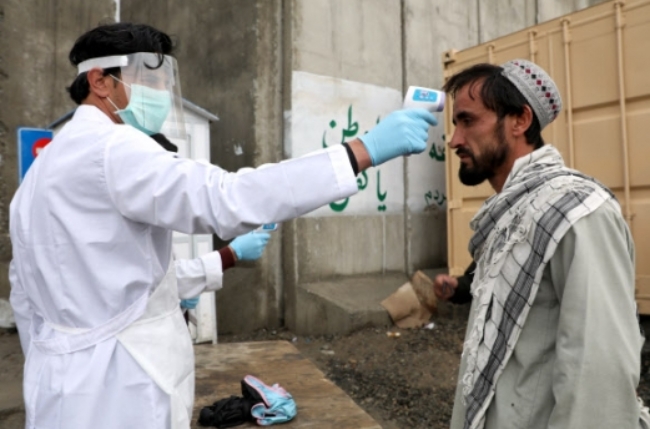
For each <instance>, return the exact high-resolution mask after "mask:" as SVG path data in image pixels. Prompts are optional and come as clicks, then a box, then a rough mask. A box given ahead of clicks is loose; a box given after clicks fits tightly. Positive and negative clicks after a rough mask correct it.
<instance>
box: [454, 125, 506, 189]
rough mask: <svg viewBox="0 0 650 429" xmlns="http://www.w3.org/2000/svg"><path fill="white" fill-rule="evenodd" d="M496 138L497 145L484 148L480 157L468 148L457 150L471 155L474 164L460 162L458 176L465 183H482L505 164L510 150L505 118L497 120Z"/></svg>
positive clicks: (468, 184) (471, 184) (458, 152)
mask: <svg viewBox="0 0 650 429" xmlns="http://www.w3.org/2000/svg"><path fill="white" fill-rule="evenodd" d="M494 139H495V141H496V146H495V147H489V148H486V149H484V151H483V153H482V154H481V156H480V158H478V159H477V158H476V156H474V154H473V153H472V152H470V151H469V150H467V149H458V150H457V151H456V154H458V155H461V154H464V155H467V156H469V158H470V160H471V164H472V165H471V166H470V165H468V164H465V163H462V162H461V163H460V169H459V170H458V178H459V179H460V181H461V183H462V184H463V185H467V186H476V185H480V184H481V183H483V182H484V181H485V180H487V179H490V178H491V177H493V176H494V174H495V173H496V170H497V168H499V167H500V166H501V165H503V163H504V162H505V160H506V158H507V157H508V152H509V147H508V144H507V143H506V138H505V133H504V131H503V120H500V121H499V122H497V127H496V129H495V130H494Z"/></svg>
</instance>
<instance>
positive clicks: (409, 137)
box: [359, 109, 438, 170]
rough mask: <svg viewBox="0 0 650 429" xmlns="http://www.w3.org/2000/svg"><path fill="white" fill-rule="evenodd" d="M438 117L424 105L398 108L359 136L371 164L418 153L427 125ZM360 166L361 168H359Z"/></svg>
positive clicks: (427, 134)
mask: <svg viewBox="0 0 650 429" xmlns="http://www.w3.org/2000/svg"><path fill="white" fill-rule="evenodd" d="M437 124H438V120H437V119H436V117H435V116H433V115H432V114H431V112H429V111H427V110H425V109H407V110H398V111H396V112H393V113H391V114H390V115H388V116H386V117H385V118H384V119H383V120H382V121H381V122H379V124H377V126H376V127H374V128H373V129H371V130H370V131H368V133H366V134H364V135H363V136H361V137H359V140H361V141H362V142H363V144H364V146H365V148H366V150H367V151H368V154H369V155H370V160H371V162H372V165H373V166H377V165H379V164H382V163H384V162H386V161H388V160H391V159H393V158H397V157H398V156H403V155H411V154H414V153H420V152H422V151H424V149H426V147H427V140H428V138H429V127H431V126H434V125H437ZM360 170H361V168H360Z"/></svg>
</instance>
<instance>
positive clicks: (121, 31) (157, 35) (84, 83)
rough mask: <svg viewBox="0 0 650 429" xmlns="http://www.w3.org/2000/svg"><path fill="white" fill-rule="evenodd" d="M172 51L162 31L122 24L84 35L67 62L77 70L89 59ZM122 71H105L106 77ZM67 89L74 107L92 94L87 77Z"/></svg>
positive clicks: (171, 44)
mask: <svg viewBox="0 0 650 429" xmlns="http://www.w3.org/2000/svg"><path fill="white" fill-rule="evenodd" d="M172 49H173V43H172V40H171V38H170V37H169V36H168V35H167V34H165V33H163V32H162V31H159V30H156V29H155V28H153V27H151V26H149V25H144V24H131V23H128V22H120V23H117V24H108V25H102V26H99V27H97V28H94V29H92V30H90V31H89V32H87V33H85V34H83V35H82V36H81V37H79V38H78V39H77V41H76V42H75V44H74V46H73V47H72V50H71V51H70V55H69V56H68V58H69V59H70V62H71V63H72V65H74V66H77V65H78V64H79V63H80V62H82V61H86V60H88V59H90V58H99V57H107V56H110V55H128V54H134V53H136V52H152V53H156V54H159V55H161V56H162V55H169V54H171V52H172ZM161 64H162V57H161ZM119 71H120V69H119V68H117V67H116V68H108V69H105V70H104V76H106V75H108V74H113V75H115V74H117V73H119ZM67 89H68V92H69V93H70V98H72V100H73V101H74V102H75V103H77V104H81V102H82V101H83V100H84V99H85V98H86V97H88V94H89V93H90V88H89V86H88V78H87V76H86V73H81V74H80V75H78V76H77V77H76V79H75V80H74V82H72V85H70V87H69V88H67Z"/></svg>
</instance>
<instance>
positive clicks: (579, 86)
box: [443, 0, 650, 314]
mask: <svg viewBox="0 0 650 429" xmlns="http://www.w3.org/2000/svg"><path fill="white" fill-rule="evenodd" d="M515 58H523V59H528V60H531V61H533V62H535V63H537V64H539V65H540V66H542V67H543V68H544V69H545V70H546V71H547V72H548V73H549V74H550V75H551V77H552V78H553V79H554V80H555V82H556V83H557V85H558V87H559V90H560V94H561V95H562V99H563V102H564V108H563V112H561V113H560V115H559V117H558V118H557V119H556V120H555V121H554V122H553V123H552V124H551V125H549V126H548V127H547V128H546V129H545V130H544V132H543V137H544V140H545V141H546V143H547V144H552V145H554V146H556V147H557V148H558V149H559V151H560V152H561V153H562V156H563V157H564V160H565V161H566V164H567V165H568V166H570V167H572V168H575V169H578V170H580V171H582V172H584V173H586V174H589V175H591V176H594V177H596V178H597V179H599V180H600V181H602V182H603V183H604V184H605V185H607V186H608V187H609V188H610V189H612V191H614V193H615V194H616V197H617V198H618V201H619V202H620V204H621V208H622V211H623V214H624V216H625V219H626V221H627V222H628V225H629V227H630V230H631V231H632V235H633V237H634V241H635V246H636V297H637V302H638V304H639V311H640V312H641V313H642V314H650V165H649V164H650V1H649V0H636V1H634V0H627V1H621V0H616V1H608V2H605V3H601V4H599V5H596V6H592V7H590V8H587V9H583V10H581V11H579V12H575V13H573V14H570V15H566V16H563V17H560V18H557V19H554V20H552V21H548V22H545V23H542V24H539V25H536V26H533V27H529V28H526V29H524V30H522V31H519V32H516V33H513V34H510V35H507V36H504V37H501V38H499V39H496V40H493V41H491V42H487V43H484V44H481V45H478V46H475V47H472V48H469V49H465V50H462V51H455V50H450V51H448V52H446V53H445V54H444V55H443V64H444V71H445V78H448V77H450V76H451V75H453V74H454V73H457V72H459V71H461V70H462V69H465V68H467V67H469V66H471V65H473V64H477V63H485V62H487V63H492V64H503V63H504V62H506V61H508V60H512V59H515ZM451 113H452V109H451V108H448V109H445V135H446V141H447V143H449V141H450V140H451V136H452V134H453V124H452V122H451ZM447 160H448V162H447V165H446V177H447V185H446V186H447V195H448V209H447V210H448V217H447V219H448V225H447V228H448V230H447V235H448V237H447V238H448V240H447V243H448V265H449V271H450V273H451V274H452V275H461V274H462V273H463V272H464V270H465V268H466V267H467V266H468V265H469V263H470V262H471V257H470V254H469V252H468V250H467V244H468V242H469V239H470V237H471V230H470V228H469V222H470V220H471V219H472V217H473V216H474V214H475V213H476V211H477V210H478V208H479V207H480V206H481V204H482V203H483V201H484V200H485V199H486V198H487V197H489V196H490V195H492V194H493V193H494V191H493V190H492V188H490V186H489V184H487V183H485V184H482V185H480V186H477V187H467V186H464V185H462V184H461V183H460V181H459V179H458V168H459V166H460V163H459V160H458V157H456V156H448V157H447Z"/></svg>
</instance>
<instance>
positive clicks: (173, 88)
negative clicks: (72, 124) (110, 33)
mask: <svg viewBox="0 0 650 429" xmlns="http://www.w3.org/2000/svg"><path fill="white" fill-rule="evenodd" d="M77 68H78V72H79V74H81V73H85V72H87V71H89V70H91V69H93V68H101V69H110V68H119V69H120V76H119V77H118V76H113V75H112V77H113V78H114V79H115V80H116V81H118V82H121V83H122V84H123V85H124V90H125V91H126V95H127V98H128V100H129V102H128V105H127V106H126V107H124V108H123V109H118V110H116V112H115V113H116V114H117V115H119V116H120V118H121V119H122V121H123V122H124V123H125V124H128V125H131V126H133V127H135V128H137V129H139V130H140V131H142V132H144V133H146V134H148V135H152V134H156V133H163V134H165V135H166V136H167V137H168V138H169V139H170V140H172V141H173V140H178V139H181V140H185V139H186V137H187V136H186V134H185V121H184V118H183V100H182V97H181V89H180V83H179V81H178V68H177V65H176V59H175V58H173V57H170V56H168V55H159V54H155V53H149V52H140V53H135V54H129V55H114V56H109V57H99V58H91V59H89V60H86V61H82V62H81V63H79V65H78V66H77ZM109 101H110V102H111V103H112V104H113V101H112V100H109ZM113 105H114V104H113ZM115 107H116V109H117V106H115Z"/></svg>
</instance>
